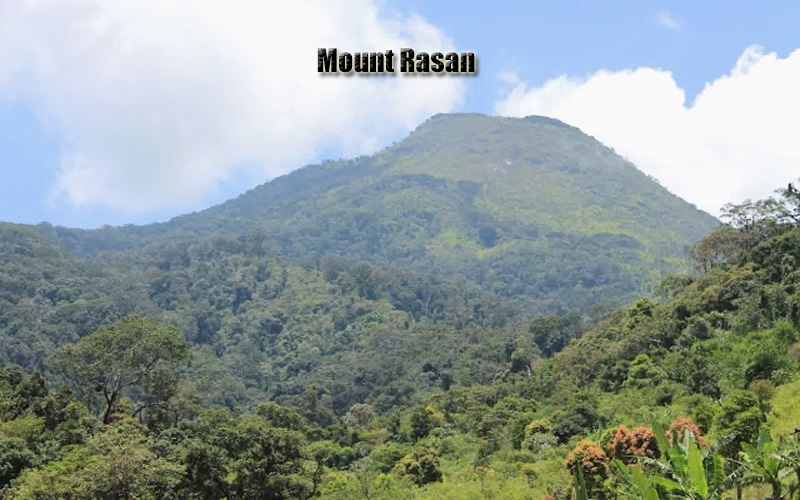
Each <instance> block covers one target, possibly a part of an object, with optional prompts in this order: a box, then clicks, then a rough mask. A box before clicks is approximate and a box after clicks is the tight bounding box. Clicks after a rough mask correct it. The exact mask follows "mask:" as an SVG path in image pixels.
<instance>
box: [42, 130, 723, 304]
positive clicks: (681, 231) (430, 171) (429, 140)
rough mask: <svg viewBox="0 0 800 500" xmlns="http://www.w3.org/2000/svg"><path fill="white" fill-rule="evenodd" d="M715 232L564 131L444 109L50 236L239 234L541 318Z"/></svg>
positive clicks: (608, 295) (652, 184)
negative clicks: (148, 219) (364, 140)
mask: <svg viewBox="0 0 800 500" xmlns="http://www.w3.org/2000/svg"><path fill="white" fill-rule="evenodd" d="M716 225H718V222H717V221H716V219H714V218H713V217H711V216H710V215H708V214H706V213H704V212H701V211H700V210H698V209H696V208H695V207H694V206H693V205H690V204H688V203H686V202H685V201H683V200H681V199H680V198H678V197H677V196H675V195H673V194H671V193H669V192H668V191H667V190H666V189H664V188H663V187H662V186H660V185H659V184H658V183H657V182H656V181H655V180H654V179H652V178H650V177H648V176H647V175H645V174H643V173H642V172H641V171H639V170H638V169H637V168H636V167H635V166H634V165H633V164H631V163H630V162H628V161H626V160H625V159H623V158H621V157H620V156H619V155H617V154H615V153H614V151H612V150H611V149H609V148H608V147H606V146H604V145H603V144H601V143H600V142H598V141H597V140H595V139H593V138H592V137H589V136H587V135H586V134H584V133H582V132H581V131H580V130H578V129H577V128H575V127H571V126H569V125H566V124H564V123H562V122H560V121H558V120H554V119H551V118H545V117H539V116H531V117H527V118H524V119H515V118H501V117H489V116H483V115H478V114H452V115H436V116H434V117H432V118H430V119H429V120H427V121H426V122H425V123H423V124H422V125H420V126H419V127H418V128H417V129H416V130H415V131H413V132H412V133H411V134H410V135H409V136H408V137H407V138H406V139H404V140H402V141H400V142H398V143H396V144H394V145H393V146H391V147H388V148H386V149H384V150H383V151H380V152H379V153H377V154H375V155H372V156H367V157H360V158H358V159H354V160H349V161H331V162H325V163H323V164H322V165H312V166H307V167H304V168H301V169H299V170H296V171H294V172H292V173H290V174H287V175H284V176H282V177H279V178H276V179H274V180H272V181H270V182H267V183H265V184H263V185H261V186H258V187H256V188H255V189H252V190H251V191H249V192H247V193H245V194H243V195H241V196H239V197H238V198H236V199H234V200H231V201H228V202H226V203H223V204H221V205H218V206H216V207H213V208H210V209H208V210H204V211H202V212H198V213H193V214H190V215H185V216H181V217H177V218H175V219H173V220H171V221H169V222H167V223H163V224H153V225H148V226H141V227H134V226H127V227H123V228H118V229H106V230H100V231H74V230H62V229H59V230H58V231H57V233H58V234H59V239H60V240H61V241H62V242H63V243H64V244H65V245H66V246H67V248H70V249H71V250H73V251H75V252H77V253H79V254H83V255H92V254H95V253H97V252H98V251H102V250H127V249H134V248H141V247H142V246H146V245H148V244H149V245H154V244H159V243H164V242H177V241H195V240H196V239H197V238H202V237H211V236H220V235H226V236H235V237H246V236H247V235H249V236H250V237H253V238H255V239H256V240H257V241H258V252H260V253H261V254H264V255H284V256H287V257H291V258H296V259H309V258H322V257H325V256H331V255H335V256H340V257H344V258H347V259H349V260H353V261H360V260H363V261H367V262H370V263H372V264H375V265H380V266H400V267H402V268H407V269H415V270H418V271H420V272H424V273H434V274H437V275H443V276H450V277H454V276H458V277H463V278H465V279H467V280H468V281H470V282H473V283H476V284H478V285H480V286H481V287H483V288H485V289H487V290H490V291H492V292H493V293H497V294H498V295H500V296H503V297H506V298H513V299H517V300H521V301H523V302H525V303H526V304H528V305H529V306H532V307H533V309H532V311H536V312H551V311H560V310H566V309H584V308H586V307H588V306H589V305H591V304H594V303H596V302H599V301H603V300H609V299H612V300H620V301H625V300H630V299H632V298H634V297H635V296H637V295H638V294H639V293H641V292H642V291H644V290H646V289H647V288H648V286H650V285H652V284H653V283H655V282H656V281H657V280H658V278H659V277H660V276H661V275H663V274H664V273H665V272H668V271H673V270H675V269H677V268H679V267H680V266H681V263H682V260H683V258H684V249H685V247H686V245H688V244H691V243H694V242H695V241H697V240H699V239H700V238H701V237H703V236H704V235H705V234H707V233H708V232H709V231H711V229H713V228H714V227H715V226H716Z"/></svg>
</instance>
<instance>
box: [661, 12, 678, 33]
mask: <svg viewBox="0 0 800 500" xmlns="http://www.w3.org/2000/svg"><path fill="white" fill-rule="evenodd" d="M656 22H657V23H658V24H660V25H661V26H663V27H665V28H667V29H670V30H672V31H678V30H680V29H681V23H680V21H678V20H677V19H675V17H673V15H672V14H670V13H669V12H667V11H666V10H660V11H658V13H657V14H656Z"/></svg>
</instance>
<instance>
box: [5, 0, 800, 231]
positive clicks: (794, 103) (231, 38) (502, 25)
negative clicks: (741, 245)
mask: <svg viewBox="0 0 800 500" xmlns="http://www.w3.org/2000/svg"><path fill="white" fill-rule="evenodd" d="M319 47H338V48H339V50H341V51H349V52H367V51H383V50H386V49H393V50H395V52H397V51H398V50H399V48H401V47H412V48H414V49H416V50H418V51H428V52H434V51H441V52H448V51H459V52H460V51H471V52H474V53H475V54H476V56H477V59H478V74H477V75H476V76H471V77H465V76H461V77H453V76H431V77H428V78H419V77H403V76H397V77H391V76H383V77H377V76H370V77H365V76H349V77H326V76H322V75H320V74H318V73H317V64H316V63H317V49H318V48H319ZM446 112H479V113H484V114H489V115H500V116H513V117H522V116H527V115H532V114H537V115H545V116H551V117H554V118H558V119H560V120H562V121H565V122H567V123H569V124H571V125H574V126H577V127H579V128H580V129H581V130H583V131H584V132H586V133H587V134H589V135H592V136H594V137H595V138H597V139H598V140H600V141H602V142H603V143H604V144H606V145H608V146H609V147H612V148H613V149H614V150H615V151H616V152H617V153H619V154H620V155H622V156H624V157H626V158H628V159H630V160H631V161H633V162H634V163H635V164H636V165H637V167H638V168H640V169H641V170H642V171H644V172H645V173H647V174H649V175H651V176H653V177H655V178H656V179H658V180H659V182H660V183H661V184H662V185H663V186H665V187H666V188H667V189H669V190H670V191H672V192H673V193H675V194H677V195H678V196H681V197H682V198H684V199H685V200H687V201H689V202H690V203H693V204H695V205H696V206H698V207H699V208H701V209H703V210H706V211H708V212H710V213H712V214H715V215H717V214H718V213H719V208H720V207H721V206H722V205H723V204H725V203H727V202H740V201H743V200H744V199H746V198H752V199H758V198H762V197H765V196H768V195H770V194H771V193H772V191H773V190H774V189H776V188H778V187H781V186H784V185H785V184H786V183H787V182H789V181H790V180H792V179H795V178H797V177H798V176H800V168H799V167H800V147H798V145H800V2H796V1H791V2H790V1H783V2H781V1H775V2H757V1H751V2H743V1H725V2H722V1H704V2H696V1H642V0H636V1H634V0H619V1H588V0H587V1H561V2H549V1H548V2H545V1H511V0H494V1H477V0H476V1H469V0H460V1H455V0H439V1H436V2H431V1H423V0H409V1H399V0H316V1H315V0H302V1H300V0H298V1H292V2H278V1H275V2H258V1H255V0H254V1H244V0H231V1H228V2H218V1H213V0H191V1H190V0H175V1H172V2H163V1H162V0H93V1H89V0H0V220H1V221H10V222H20V223H34V224H35V223H39V222H42V221H47V222H50V223H53V224H59V225H66V226H73V227H86V228H91V227H98V226H101V225H105V224H112V225H120V224H128V223H135V224H142V223H148V222H156V221H163V220H168V219H169V218H171V217H174V216H176V215H179V214H182V213H187V212H191V211H197V210H202V209H204V208H207V207H209V206H212V205H214V204H217V203H220V202H222V201H225V200H227V199H230V198H233V197H236V196H237V195H239V194H241V193H242V192H244V191H246V190H247V189H250V188H252V187H254V186H256V185H258V184H261V183H263V182H266V181H268V180H269V179H272V178H274V177H276V176H279V175H283V174H286V173H288V172H290V171H292V170H295V169H297V168H299V167H301V166H303V165H306V164H309V163H317V162H320V161H322V160H325V159H339V158H351V157H355V156H358V155H361V154H370V153H373V152H375V151H378V150H380V149H381V148H383V147H385V146H387V145H390V144H392V142H394V141H398V140H401V139H402V138H403V137H404V136H405V135H406V134H408V132H410V131H411V130H413V129H414V128H416V127H417V126H418V125H419V124H421V123H422V122H423V121H425V119H427V118H428V117H430V116H431V115H433V114H436V113H446Z"/></svg>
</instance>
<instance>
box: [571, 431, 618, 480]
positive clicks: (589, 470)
mask: <svg viewBox="0 0 800 500" xmlns="http://www.w3.org/2000/svg"><path fill="white" fill-rule="evenodd" d="M610 461H611V460H610V459H609V458H608V455H606V452H605V451H603V449H602V448H600V447H599V446H597V445H596V444H594V443H593V442H591V441H589V440H586V439H584V440H581V442H579V443H578V444H577V445H576V446H575V448H574V449H573V450H572V451H571V452H569V454H568V455H567V459H566V461H565V462H564V467H566V468H567V469H569V471H570V472H571V473H572V476H573V477H575V470H576V469H578V468H580V470H581V472H582V475H583V478H584V481H585V482H586V489H587V490H588V491H589V492H590V493H591V492H593V491H598V490H600V489H601V488H602V486H603V482H604V481H605V480H606V479H607V478H608V464H609V463H610Z"/></svg>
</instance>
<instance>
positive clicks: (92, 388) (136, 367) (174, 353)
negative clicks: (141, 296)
mask: <svg viewBox="0 0 800 500" xmlns="http://www.w3.org/2000/svg"><path fill="white" fill-rule="evenodd" d="M190 361H191V351H190V350H189V344H188V343H187V342H186V340H185V339H184V338H183V335H182V334H181V332H180V331H178V330H177V329H175V328H173V327H170V326H167V325H164V324H160V323H157V322H155V321H152V320H150V319H147V318H144V317H141V316H128V317H125V318H123V319H121V320H119V321H118V322H116V323H113V324H110V325H105V326H102V327H100V328H99V329H98V330H97V331H95V332H94V333H92V334H90V335H87V336H86V337H83V338H82V339H80V340H79V341H78V342H76V343H74V344H70V345H67V346H64V347H62V348H61V349H59V350H58V351H57V352H56V353H55V354H54V355H53V356H52V357H51V358H50V366H51V368H52V369H53V370H54V371H56V372H58V373H60V374H61V375H62V376H63V377H64V378H65V379H67V380H68V381H69V382H70V383H72V384H73V385H74V387H75V389H76V391H78V393H79V394H80V395H81V396H83V397H84V398H85V399H86V400H87V402H88V403H89V404H90V405H91V406H92V408H93V409H94V410H95V411H96V412H97V413H98V414H102V419H103V422H104V423H109V422H110V420H111V416H112V414H113V413H114V411H115V410H116V409H117V407H118V406H119V402H120V399H121V398H122V397H123V396H130V397H132V399H134V401H135V403H136V408H135V410H134V412H133V413H134V415H137V414H139V413H140V412H141V411H142V410H143V409H145V408H147V407H152V406H158V405H163V404H164V403H166V402H167V401H168V400H169V399H170V398H171V397H172V396H173V395H174V394H175V392H176V390H177V386H178V378H177V369H178V368H180V367H181V366H187V365H188V364H189V363H190Z"/></svg>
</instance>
